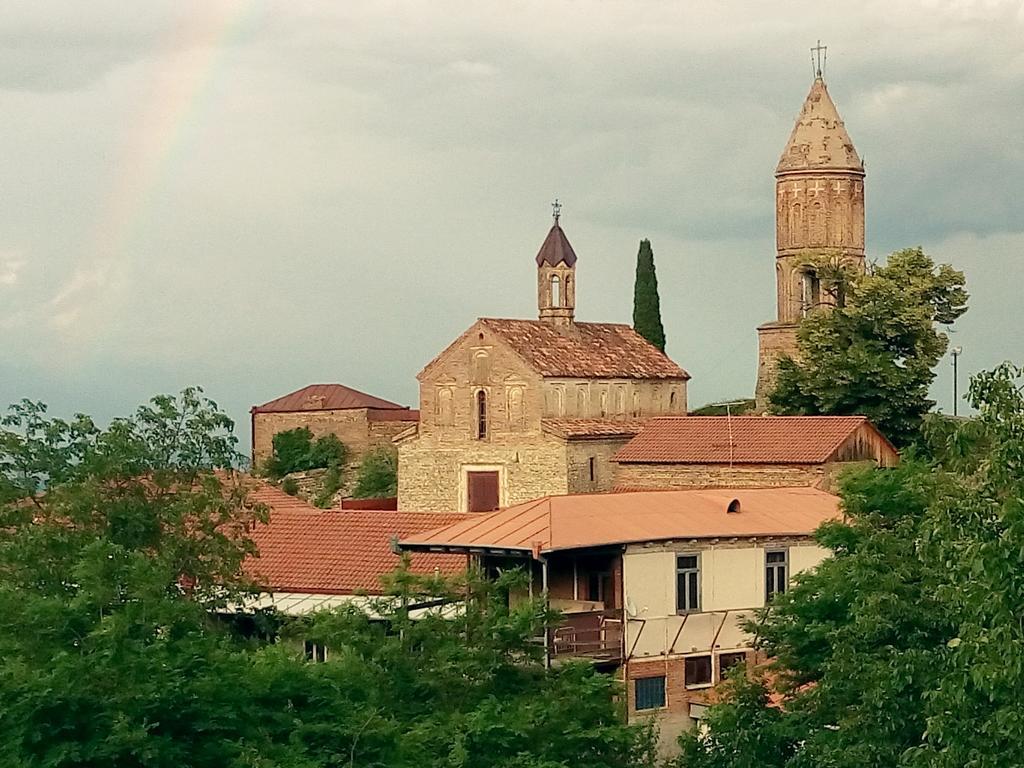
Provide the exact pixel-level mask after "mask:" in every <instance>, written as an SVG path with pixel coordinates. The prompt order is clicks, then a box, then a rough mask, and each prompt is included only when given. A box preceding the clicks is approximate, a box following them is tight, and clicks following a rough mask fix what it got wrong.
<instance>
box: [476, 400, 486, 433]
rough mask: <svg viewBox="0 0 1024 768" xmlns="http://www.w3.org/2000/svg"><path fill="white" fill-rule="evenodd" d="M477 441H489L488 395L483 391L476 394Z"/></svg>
mask: <svg viewBox="0 0 1024 768" xmlns="http://www.w3.org/2000/svg"><path fill="white" fill-rule="evenodd" d="M476 439H477V440H486V439H487V393H486V392H484V390H482V389H481V390H478V391H477V393H476Z"/></svg>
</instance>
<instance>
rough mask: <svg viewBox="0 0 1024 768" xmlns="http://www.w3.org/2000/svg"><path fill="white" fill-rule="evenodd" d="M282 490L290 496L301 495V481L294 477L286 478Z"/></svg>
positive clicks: (282, 483)
mask: <svg viewBox="0 0 1024 768" xmlns="http://www.w3.org/2000/svg"><path fill="white" fill-rule="evenodd" d="M281 490H282V491H284V492H285V493H287V494H288V495H289V496H298V495H299V481H298V480H296V479H295V478H294V477H286V478H285V479H284V480H282V481H281Z"/></svg>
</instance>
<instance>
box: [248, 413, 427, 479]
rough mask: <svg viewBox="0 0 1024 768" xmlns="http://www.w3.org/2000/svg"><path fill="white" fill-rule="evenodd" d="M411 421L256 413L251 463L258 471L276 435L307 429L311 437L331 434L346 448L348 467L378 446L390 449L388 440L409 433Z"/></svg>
mask: <svg viewBox="0 0 1024 768" xmlns="http://www.w3.org/2000/svg"><path fill="white" fill-rule="evenodd" d="M412 424H413V422H410V421H368V420H367V412H366V409H365V408H349V409H344V410H333V411H298V412H293V413H256V414H254V415H253V435H252V449H253V451H252V452H253V461H254V464H255V466H256V467H257V468H258V467H259V466H260V465H261V464H262V463H263V462H264V461H266V460H267V459H268V458H269V457H270V455H271V454H272V453H273V450H274V446H273V439H274V435H276V434H277V433H278V432H284V431H287V430H289V429H296V428H298V427H306V428H307V429H308V430H309V431H310V432H312V433H313V436H314V437H321V436H323V435H328V434H334V435H337V436H338V439H339V440H341V442H342V443H344V444H345V447H346V448H348V460H349V465H350V466H355V465H357V464H358V463H359V462H360V461H361V459H362V457H363V455H364V454H365V453H366V452H367V451H368V450H370V449H371V448H374V447H376V446H378V445H387V446H390V445H391V439H392V438H393V437H394V436H395V435H397V434H398V433H399V432H402V431H404V430H406V429H408V428H409V427H410V426H411V425H412Z"/></svg>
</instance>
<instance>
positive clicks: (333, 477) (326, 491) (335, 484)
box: [313, 465, 342, 509]
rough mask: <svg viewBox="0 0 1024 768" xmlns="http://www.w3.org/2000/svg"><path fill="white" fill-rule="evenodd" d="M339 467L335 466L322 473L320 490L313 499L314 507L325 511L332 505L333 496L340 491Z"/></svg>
mask: <svg viewBox="0 0 1024 768" xmlns="http://www.w3.org/2000/svg"><path fill="white" fill-rule="evenodd" d="M341 486H342V482H341V467H339V466H337V465H335V466H332V467H329V468H328V469H327V471H326V472H324V476H323V478H321V481H320V490H319V492H318V493H317V495H316V498H314V499H313V504H314V506H317V507H320V508H321V509H327V508H329V507H330V506H331V504H333V503H334V495H335V494H336V493H337V492H338V491H340V490H341Z"/></svg>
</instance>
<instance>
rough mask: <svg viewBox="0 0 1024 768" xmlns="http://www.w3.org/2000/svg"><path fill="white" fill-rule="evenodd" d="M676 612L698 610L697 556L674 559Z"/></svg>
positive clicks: (681, 556)
mask: <svg viewBox="0 0 1024 768" xmlns="http://www.w3.org/2000/svg"><path fill="white" fill-rule="evenodd" d="M676 610H677V611H678V612H679V613H692V612H695V611H699V610H700V558H699V556H697V555H679V556H677V557H676Z"/></svg>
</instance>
